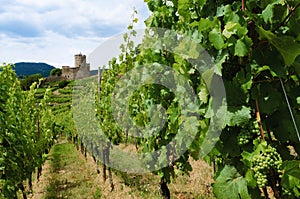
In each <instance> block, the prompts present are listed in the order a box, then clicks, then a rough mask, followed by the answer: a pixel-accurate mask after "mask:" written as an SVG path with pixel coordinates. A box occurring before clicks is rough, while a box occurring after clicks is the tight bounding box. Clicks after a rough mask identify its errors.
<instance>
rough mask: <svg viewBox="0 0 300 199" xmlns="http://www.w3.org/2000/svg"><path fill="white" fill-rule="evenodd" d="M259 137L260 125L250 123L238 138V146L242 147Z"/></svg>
mask: <svg viewBox="0 0 300 199" xmlns="http://www.w3.org/2000/svg"><path fill="white" fill-rule="evenodd" d="M257 135H259V127H258V124H257V122H256V121H252V123H251V122H250V123H249V124H247V125H245V126H244V127H243V128H242V129H241V131H240V133H239V134H238V136H237V140H238V144H239V145H240V146H243V145H245V144H248V143H249V142H250V140H251V139H252V138H253V137H254V136H257Z"/></svg>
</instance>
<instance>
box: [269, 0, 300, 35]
mask: <svg viewBox="0 0 300 199" xmlns="http://www.w3.org/2000/svg"><path fill="white" fill-rule="evenodd" d="M299 7H300V2H299V3H298V4H297V5H296V6H295V7H294V8H293V9H292V10H291V12H290V13H289V14H288V15H287V16H286V17H285V18H284V19H283V21H282V22H281V23H280V24H279V25H278V26H277V27H276V28H275V29H274V31H275V30H277V29H278V28H280V27H281V26H283V25H285V24H286V23H287V22H288V21H289V19H290V18H291V17H292V16H293V14H295V11H296V10H297V9H298V8H299Z"/></svg>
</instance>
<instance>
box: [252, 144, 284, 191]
mask: <svg viewBox="0 0 300 199" xmlns="http://www.w3.org/2000/svg"><path fill="white" fill-rule="evenodd" d="M281 165H282V159H281V157H280V154H279V153H278V152H277V151H276V149H275V148H274V147H271V146H268V148H267V149H266V150H265V151H263V152H262V153H261V154H259V155H256V156H255V157H254V158H253V171H254V173H255V174H254V177H255V178H256V180H257V185H258V186H259V187H265V186H266V184H267V182H268V180H267V176H268V174H269V172H270V169H271V168H273V169H274V170H275V171H279V169H280V167H281Z"/></svg>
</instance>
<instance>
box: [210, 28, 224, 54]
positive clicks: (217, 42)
mask: <svg viewBox="0 0 300 199" xmlns="http://www.w3.org/2000/svg"><path fill="white" fill-rule="evenodd" d="M209 41H210V42H211V43H212V44H213V46H214V47H215V48H216V49H217V50H220V49H222V47H223V46H224V40H223V37H222V34H221V32H220V31H219V30H218V29H216V28H214V29H213V30H212V31H211V32H210V33H209Z"/></svg>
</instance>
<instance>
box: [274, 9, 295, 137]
mask: <svg viewBox="0 0 300 199" xmlns="http://www.w3.org/2000/svg"><path fill="white" fill-rule="evenodd" d="M299 5H300V4H299ZM279 80H280V84H281V87H282V90H283V94H284V97H285V100H286V103H287V105H288V108H289V112H290V115H291V118H292V121H293V124H294V127H295V130H296V133H297V136H298V140H299V142H300V135H299V131H298V127H297V123H296V121H295V118H294V114H293V112H292V108H291V105H290V102H289V99H288V97H287V94H286V91H285V88H284V85H283V82H282V80H281V78H279Z"/></svg>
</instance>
